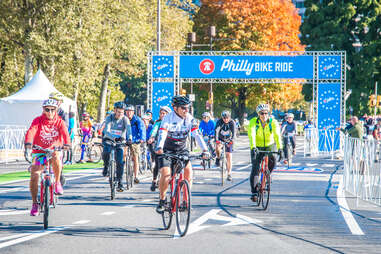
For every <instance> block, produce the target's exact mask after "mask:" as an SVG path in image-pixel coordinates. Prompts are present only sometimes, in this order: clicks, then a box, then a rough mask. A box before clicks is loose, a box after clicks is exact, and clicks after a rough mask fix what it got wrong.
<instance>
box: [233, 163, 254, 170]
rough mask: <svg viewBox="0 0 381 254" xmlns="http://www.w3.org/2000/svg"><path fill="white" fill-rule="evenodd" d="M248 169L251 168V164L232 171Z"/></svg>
mask: <svg viewBox="0 0 381 254" xmlns="http://www.w3.org/2000/svg"><path fill="white" fill-rule="evenodd" d="M248 167H251V164H249V165H246V166H242V167H239V168H236V169H234V170H242V169H245V168H248Z"/></svg>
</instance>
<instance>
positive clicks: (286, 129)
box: [282, 122, 296, 136]
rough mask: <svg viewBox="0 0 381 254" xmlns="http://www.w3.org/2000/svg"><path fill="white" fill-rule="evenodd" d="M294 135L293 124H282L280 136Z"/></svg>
mask: <svg viewBox="0 0 381 254" xmlns="http://www.w3.org/2000/svg"><path fill="white" fill-rule="evenodd" d="M295 133H296V124H295V122H292V123H289V122H284V123H283V125H282V135H283V136H288V134H295Z"/></svg>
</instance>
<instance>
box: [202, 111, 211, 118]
mask: <svg viewBox="0 0 381 254" xmlns="http://www.w3.org/2000/svg"><path fill="white" fill-rule="evenodd" d="M202 117H210V113H209V112H204V113H202Z"/></svg>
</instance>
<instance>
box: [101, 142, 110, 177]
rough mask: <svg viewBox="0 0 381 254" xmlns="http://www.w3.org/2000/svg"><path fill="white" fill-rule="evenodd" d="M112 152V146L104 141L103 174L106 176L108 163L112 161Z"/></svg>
mask: <svg viewBox="0 0 381 254" xmlns="http://www.w3.org/2000/svg"><path fill="white" fill-rule="evenodd" d="M110 153H111V146H110V145H108V144H106V143H105V142H103V153H102V159H103V172H102V175H103V176H104V177H106V176H107V174H108V164H109V162H110Z"/></svg>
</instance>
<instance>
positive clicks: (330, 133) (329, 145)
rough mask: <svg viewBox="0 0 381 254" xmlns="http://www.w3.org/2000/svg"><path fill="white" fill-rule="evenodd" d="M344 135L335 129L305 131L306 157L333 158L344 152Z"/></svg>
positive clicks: (308, 129) (310, 129) (309, 129)
mask: <svg viewBox="0 0 381 254" xmlns="http://www.w3.org/2000/svg"><path fill="white" fill-rule="evenodd" d="M343 138H344V135H343V134H342V133H341V132H340V131H338V130H335V129H316V128H307V129H305V130H304V157H306V156H310V157H319V156H325V157H327V156H328V157H331V159H334V157H335V154H336V155H337V154H338V153H342V151H343V142H344V141H343Z"/></svg>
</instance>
